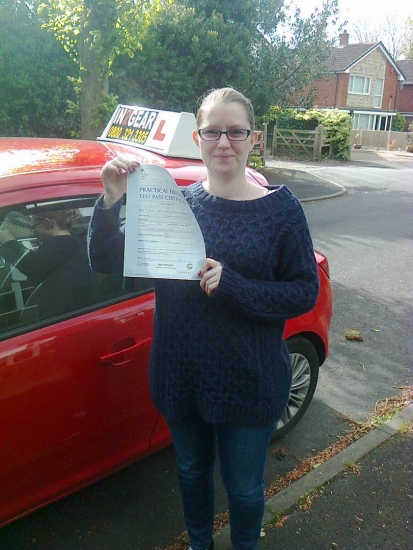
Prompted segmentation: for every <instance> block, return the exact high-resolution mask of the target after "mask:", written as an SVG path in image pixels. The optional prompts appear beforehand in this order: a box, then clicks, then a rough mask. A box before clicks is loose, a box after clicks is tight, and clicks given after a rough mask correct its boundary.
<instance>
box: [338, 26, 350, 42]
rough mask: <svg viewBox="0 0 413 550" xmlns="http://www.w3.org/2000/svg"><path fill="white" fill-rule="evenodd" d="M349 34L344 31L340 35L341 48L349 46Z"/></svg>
mask: <svg viewBox="0 0 413 550" xmlns="http://www.w3.org/2000/svg"><path fill="white" fill-rule="evenodd" d="M349 36H350V35H349V34H348V32H347V31H346V30H344V31H343V32H342V33H341V34H340V35H339V38H340V46H347V44H348V39H349Z"/></svg>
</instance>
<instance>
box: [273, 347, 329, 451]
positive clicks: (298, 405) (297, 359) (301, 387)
mask: <svg viewBox="0 0 413 550" xmlns="http://www.w3.org/2000/svg"><path fill="white" fill-rule="evenodd" d="M286 344H287V347H288V351H289V352H290V358H291V369H292V384H291V390H290V397H289V399H288V404H287V406H286V408H285V410H284V412H283V414H282V416H281V418H280V421H279V422H278V427H277V429H276V430H274V433H273V437H272V440H273V441H274V440H277V439H281V438H282V437H284V436H285V435H286V434H287V433H288V432H289V431H291V430H292V429H293V428H294V426H295V425H296V424H297V423H298V422H299V420H300V419H301V418H302V416H303V415H304V413H305V411H306V410H307V409H308V406H309V404H310V403H311V399H312V398H313V395H314V391H315V388H316V386H317V380H318V371H319V367H320V361H319V358H318V354H317V351H316V349H315V347H314V346H313V344H312V343H311V342H310V341H309V340H307V339H306V338H304V337H303V336H293V337H292V338H290V339H288V340H287V341H286Z"/></svg>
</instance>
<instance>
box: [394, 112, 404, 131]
mask: <svg viewBox="0 0 413 550" xmlns="http://www.w3.org/2000/svg"><path fill="white" fill-rule="evenodd" d="M405 126H406V118H405V117H404V116H403V115H399V114H398V113H397V115H396V116H395V117H393V120H392V124H391V129H392V130H393V132H403V130H404V127H405Z"/></svg>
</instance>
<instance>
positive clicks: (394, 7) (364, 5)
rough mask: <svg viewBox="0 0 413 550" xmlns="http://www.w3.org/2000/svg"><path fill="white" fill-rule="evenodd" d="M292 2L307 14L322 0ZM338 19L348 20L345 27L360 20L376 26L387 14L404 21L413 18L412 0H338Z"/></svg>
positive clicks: (349, 26)
mask: <svg viewBox="0 0 413 550" xmlns="http://www.w3.org/2000/svg"><path fill="white" fill-rule="evenodd" d="M292 2H293V4H295V5H296V6H299V7H300V8H301V12H302V15H304V16H308V15H309V14H310V13H311V12H313V11H314V8H316V7H318V8H321V7H322V5H323V2H322V0H292ZM338 6H339V9H340V15H341V17H340V20H341V21H348V24H347V28H348V29H349V30H350V29H351V27H352V26H354V25H356V24H357V23H359V22H360V21H361V20H365V21H367V22H368V23H369V24H371V25H372V26H374V27H376V26H378V25H380V23H382V22H383V21H384V20H385V18H386V17H387V16H391V17H395V16H397V19H398V20H400V22H404V20H405V19H407V18H408V17H411V18H413V2H412V0H390V1H388V2H385V1H381V0H339V2H338ZM350 42H351V35H350Z"/></svg>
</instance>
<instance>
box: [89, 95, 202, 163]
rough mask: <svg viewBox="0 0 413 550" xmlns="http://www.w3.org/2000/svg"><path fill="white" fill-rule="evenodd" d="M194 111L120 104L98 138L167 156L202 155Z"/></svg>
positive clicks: (195, 156) (192, 157)
mask: <svg viewBox="0 0 413 550" xmlns="http://www.w3.org/2000/svg"><path fill="white" fill-rule="evenodd" d="M195 129H196V121H195V116H194V114H193V113H185V112H181V113H176V112H173V111H158V110H156V109H148V108H146V107H139V106H137V105H121V104H119V105H118V106H117V107H116V109H115V112H114V113H113V115H112V117H111V119H110V121H109V123H108V125H107V126H106V128H105V129H104V131H103V133H102V135H101V136H100V137H98V140H102V141H114V142H117V143H126V144H128V145H133V146H135V147H139V148H142V149H147V150H149V151H153V152H155V153H159V154H161V155H165V156H171V157H182V158H191V159H199V158H201V157H200V153H199V149H198V147H197V146H196V144H195V143H194V141H193V139H192V131H193V130H195Z"/></svg>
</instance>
